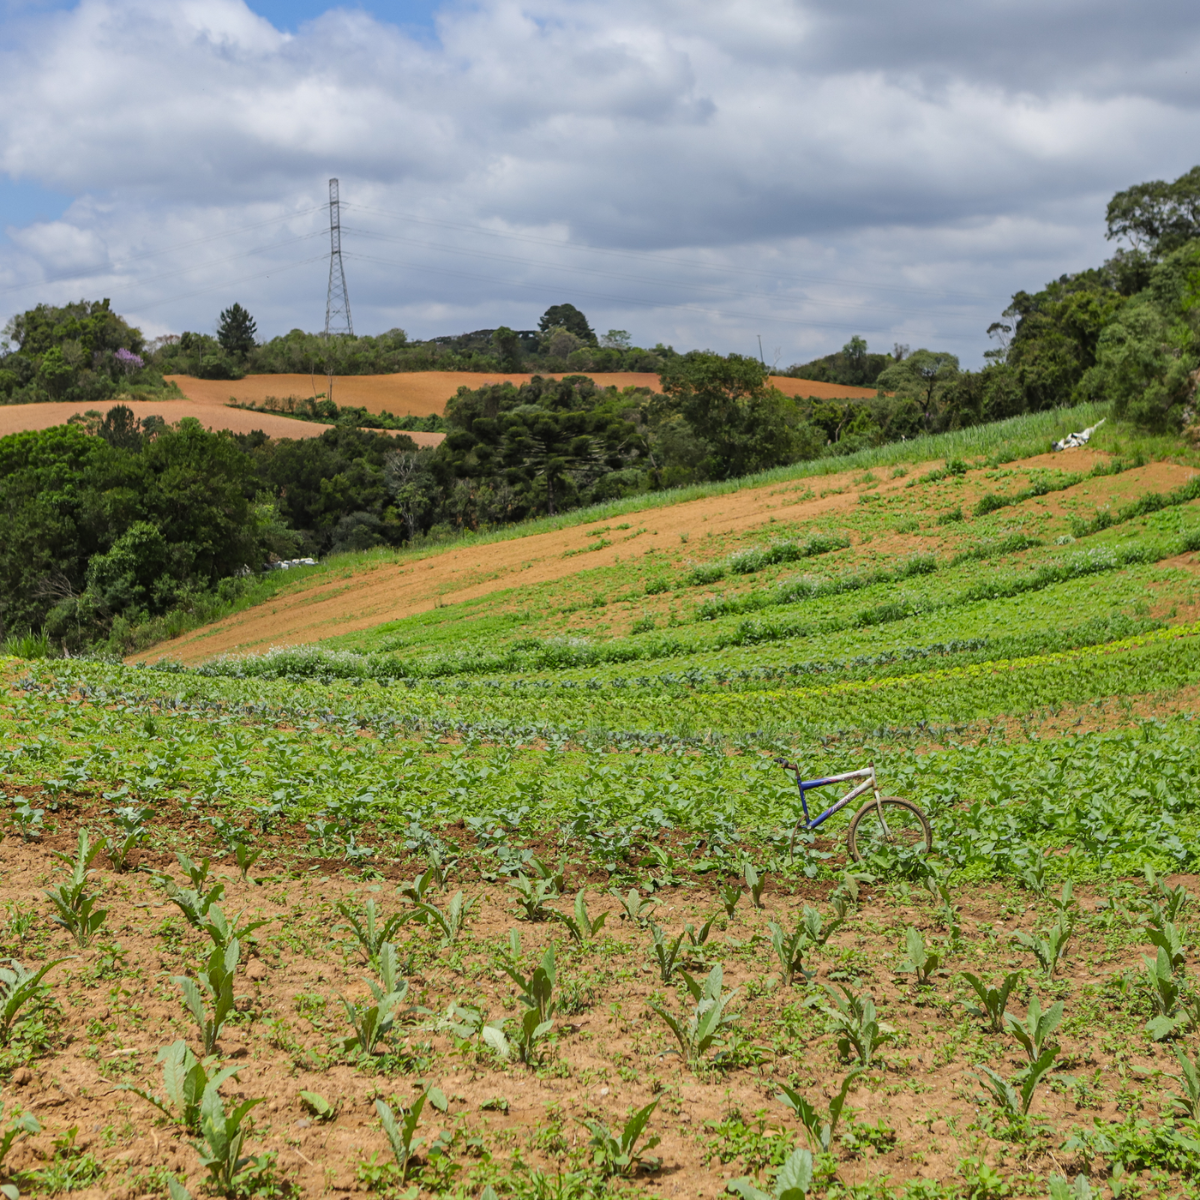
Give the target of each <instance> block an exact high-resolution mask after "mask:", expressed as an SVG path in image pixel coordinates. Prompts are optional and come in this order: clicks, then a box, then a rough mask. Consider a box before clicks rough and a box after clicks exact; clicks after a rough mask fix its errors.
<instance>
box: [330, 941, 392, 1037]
mask: <svg viewBox="0 0 1200 1200" xmlns="http://www.w3.org/2000/svg"><path fill="white" fill-rule="evenodd" d="M378 957H379V973H380V982H379V983H376V982H375V981H374V980H368V981H367V986H368V987H369V988H370V989H371V996H372V998H373V999H374V1001H375V1003H374V1004H352V1003H351V1002H350V1001H349V1000H347V999H346V997H345V996H343V995H341V993H340V992H339V993H338V998H339V999H340V1000H341V1002H342V1006H343V1007H344V1008H345V1010H346V1015H347V1016H348V1017H349V1018H350V1025H351V1028H353V1030H354V1033H353V1034H352V1035H351V1036H350V1037H348V1038H346V1039H345V1040H344V1041H343V1043H342V1048H343V1049H345V1050H360V1051H361V1052H362V1053H364V1054H374V1053H375V1047H376V1046H377V1045H378V1044H379V1041H380V1039H381V1038H384V1037H387V1035H388V1034H389V1033H391V1031H392V1028H393V1026H394V1025H395V1021H396V1009H397V1008H399V1006H400V1005H401V1004H402V1003H403V1002H404V998H405V997H406V996H407V995H408V980H406V979H402V978H400V977H399V974H398V970H397V965H396V947H395V946H393V945H392V944H391V942H384V944H383V945H382V946H381V947H380V950H379V956H378Z"/></svg>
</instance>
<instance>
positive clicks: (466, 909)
mask: <svg viewBox="0 0 1200 1200" xmlns="http://www.w3.org/2000/svg"><path fill="white" fill-rule="evenodd" d="M474 907H475V901H474V900H468V901H464V900H463V894H462V892H455V893H454V895H453V896H451V897H450V903H449V904H447V905H446V907H445V908H444V909H441V908H438V906H437V905H436V904H434V903H432V902H431V901H428V900H427V901H424V902H423V903H421V904H418V905H417V907H416V910H415V916H416V917H417V919H418V920H421V921H423V922H424V923H425V924H426V925H427V926H428V927H429V928H430V929H434V930H437V931H438V932H439V933H440V934H441V937H442V943H441V944H442V945H443V946H453V945H454V943H455V942H457V941H458V939H459V935H460V934H461V933H462V931H463V930H464V929H465V928H466V927H467V917H468V916H469V915H470V913H471V910H472V909H473V908H474Z"/></svg>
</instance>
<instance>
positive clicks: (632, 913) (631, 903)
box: [611, 888, 658, 928]
mask: <svg viewBox="0 0 1200 1200" xmlns="http://www.w3.org/2000/svg"><path fill="white" fill-rule="evenodd" d="M611 894H612V895H614V896H616V898H617V899H618V900H620V902H621V907H622V908H623V909H624V910H625V918H626V919H628V920H630V921H633V922H635V923H636V924H638V925H641V926H642V927H643V928H645V926H646V923H647V922H648V921H649V920H650V914H651V913H652V912H653V911H654V910H655V909H656V908H657V907H658V905H657V904H655V903H654V902H653V901H649V900H643V899H642V897H641V894H640V893H639V892H638V890H637V888H630V889H629V894H628V895H627V896H622V895H621V893H620V892H618V891H617V889H616V888H613V889H612V890H611Z"/></svg>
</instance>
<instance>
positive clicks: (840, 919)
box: [801, 897, 846, 946]
mask: <svg viewBox="0 0 1200 1200" xmlns="http://www.w3.org/2000/svg"><path fill="white" fill-rule="evenodd" d="M838 899H839V900H840V901H841V903H840V905H836V904H835V906H834V908H835V912H836V913H837V915H836V916H835V917H834V919H833V920H832V921H830V922H829V924H828V925H826V924H824V919H823V918H822V916H821V910H820V909H817V908H813V907H812V905H811V904H806V905H805V906H804V916H803V917H802V918H801V919H802V921H803V924H804V935H805V937H807V938H808V940H809V941H810V942H812V944H813V945H814V946H824V945H825V943H826V942H827V941H829V939H830V938H831V937H832V936H833V935H834V934H835V933H837V931H838V930H839V929H841V927H842V926H843V925H844V924H845V923H846V901H845V900H844V899H843V898H842V897H838Z"/></svg>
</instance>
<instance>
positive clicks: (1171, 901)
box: [1145, 866, 1192, 921]
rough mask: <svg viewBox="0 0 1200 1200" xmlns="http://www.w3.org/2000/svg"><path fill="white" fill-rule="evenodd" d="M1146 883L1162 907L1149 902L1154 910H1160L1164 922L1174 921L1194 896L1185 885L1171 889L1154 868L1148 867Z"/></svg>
mask: <svg viewBox="0 0 1200 1200" xmlns="http://www.w3.org/2000/svg"><path fill="white" fill-rule="evenodd" d="M1145 875H1146V882H1147V883H1148V884H1149V885H1150V887H1151V889H1152V890H1153V891H1154V893H1155V896H1156V897H1157V900H1158V901H1161V902H1162V903H1161V908H1160V905H1159V904H1158V903H1157V902H1156V901H1155V900H1151V901H1150V902H1149V904H1150V907H1151V908H1152V909H1160V911H1161V912H1162V920H1164V921H1174V920H1175V919H1176V917H1178V916H1179V914H1180V913H1181V912H1182V911H1183V910H1184V909H1185V908H1186V907H1187V906H1188V905H1189V904H1190V903H1191V900H1192V894H1191V892H1189V891H1188V890H1187V888H1186V887H1184V885H1183V884H1182V883H1181V884H1178V885H1177V886H1176V887H1169V886H1168V884H1167V882H1166V880H1165V879H1162V878H1160V877H1159V876H1158V875H1157V874H1156V873H1155V871H1154V868H1153V867H1150V866H1147V867H1146V869H1145Z"/></svg>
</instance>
